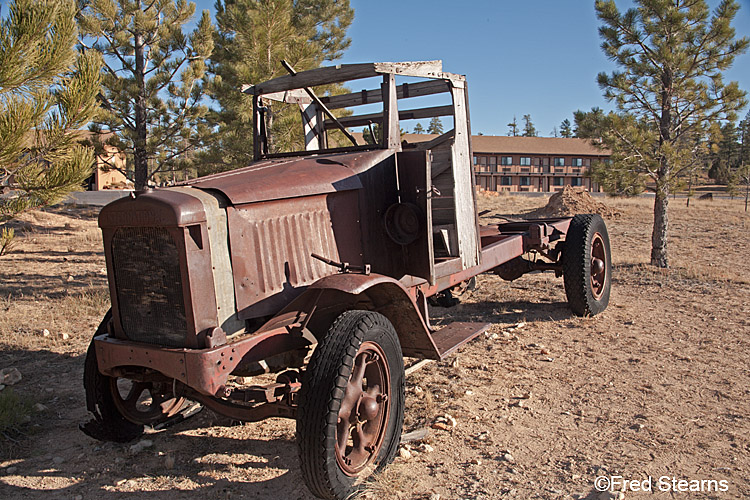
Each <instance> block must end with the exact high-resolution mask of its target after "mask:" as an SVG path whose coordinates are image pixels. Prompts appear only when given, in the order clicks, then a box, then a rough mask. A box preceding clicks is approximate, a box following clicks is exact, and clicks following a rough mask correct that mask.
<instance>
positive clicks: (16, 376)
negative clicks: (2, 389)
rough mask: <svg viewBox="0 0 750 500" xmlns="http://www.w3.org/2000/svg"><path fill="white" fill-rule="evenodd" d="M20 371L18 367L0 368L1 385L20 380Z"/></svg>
mask: <svg viewBox="0 0 750 500" xmlns="http://www.w3.org/2000/svg"><path fill="white" fill-rule="evenodd" d="M21 378H22V377H21V372H19V371H18V368H15V367H13V368H3V369H2V370H0V383H2V384H3V385H15V384H17V383H19V382H20V381H21Z"/></svg>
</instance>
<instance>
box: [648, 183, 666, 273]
mask: <svg viewBox="0 0 750 500" xmlns="http://www.w3.org/2000/svg"><path fill="white" fill-rule="evenodd" d="M667 205H669V188H668V187H667V186H658V187H657V190H656V196H655V198H654V229H653V232H652V233H651V265H653V266H657V267H669V263H668V261H667V227H668V225H669V216H668V214H667Z"/></svg>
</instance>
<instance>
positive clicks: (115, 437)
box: [79, 310, 143, 443]
mask: <svg viewBox="0 0 750 500" xmlns="http://www.w3.org/2000/svg"><path fill="white" fill-rule="evenodd" d="M111 318H112V311H111V310H110V311H107V314H105V315H104V319H103V320H102V322H101V324H100V325H99V328H97V330H96V333H95V334H94V337H96V336H99V335H104V334H105V333H107V323H109V321H110V319H111ZM115 382H116V381H115V379H112V378H111V377H107V376H105V375H102V374H101V373H100V372H99V365H98V363H97V361H96V347H95V346H94V341H93V340H92V341H91V344H89V349H88V351H87V352H86V361H85V363H84V367H83V387H84V390H85V391H86V408H88V410H89V411H90V412H91V413H92V414H93V416H94V418H93V419H92V420H90V421H89V422H86V423H85V424H81V425H80V426H79V428H80V429H81V430H82V431H83V432H84V434H86V435H88V436H89V437H92V438H94V439H98V440H100V441H114V442H116V443H126V442H128V441H132V440H134V439H136V438H138V437H139V436H140V435H141V434H143V425H138V424H134V423H133V422H130V421H129V420H127V419H126V418H125V417H124V416H123V415H122V413H120V411H119V410H118V409H117V405H116V404H115V399H114V397H113V391H112V387H113V385H114V383H115Z"/></svg>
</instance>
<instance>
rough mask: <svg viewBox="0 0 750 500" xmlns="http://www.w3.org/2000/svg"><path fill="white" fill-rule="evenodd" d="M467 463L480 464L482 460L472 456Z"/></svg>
mask: <svg viewBox="0 0 750 500" xmlns="http://www.w3.org/2000/svg"><path fill="white" fill-rule="evenodd" d="M469 463H470V464H472V465H482V461H481V460H479V459H476V458H472V459H471V460H469Z"/></svg>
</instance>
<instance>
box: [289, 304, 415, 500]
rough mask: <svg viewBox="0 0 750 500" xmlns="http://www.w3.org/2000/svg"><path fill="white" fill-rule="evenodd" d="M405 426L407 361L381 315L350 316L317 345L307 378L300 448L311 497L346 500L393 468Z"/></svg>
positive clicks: (355, 313) (301, 403) (357, 313)
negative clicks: (371, 477)
mask: <svg viewBox="0 0 750 500" xmlns="http://www.w3.org/2000/svg"><path fill="white" fill-rule="evenodd" d="M403 420H404V362H403V357H402V354H401V345H400V344H399V341H398V336H397V335H396V331H395V330H394V328H393V325H391V323H390V322H389V321H388V320H387V319H386V318H385V317H384V316H383V315H381V314H379V313H375V312H370V311H347V312H345V313H343V314H341V315H340V316H339V317H338V318H337V319H336V321H334V323H333V324H332V325H331V327H330V328H329V330H328V332H327V333H326V335H325V337H324V338H323V339H322V340H321V342H320V343H319V344H318V346H317V348H316V349H315V352H314V353H313V355H312V358H311V359H310V363H309V365H308V367H307V370H305V373H304V375H303V378H302V388H301V391H300V401H299V411H298V414H297V443H298V446H299V456H300V462H301V467H302V475H303V477H304V478H305V482H306V483H307V486H308V487H309V488H310V491H311V492H312V493H313V494H314V495H316V496H318V497H320V498H327V499H334V500H339V499H345V498H348V497H349V496H350V495H352V493H354V492H355V491H356V490H357V489H358V488H359V486H360V485H361V483H362V481H363V480H364V479H365V478H367V477H368V476H369V475H370V474H372V473H373V472H376V471H377V470H379V469H381V468H382V467H384V466H385V465H387V464H388V463H390V462H391V461H392V460H393V458H394V456H395V454H396V451H397V449H398V445H399V440H400V438H401V426H402V425H403Z"/></svg>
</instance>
